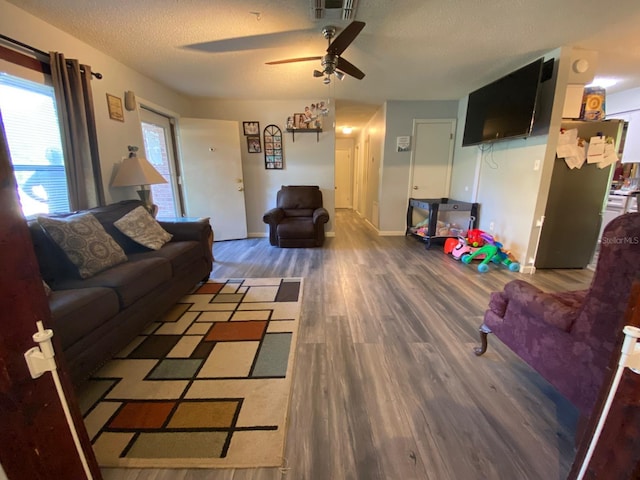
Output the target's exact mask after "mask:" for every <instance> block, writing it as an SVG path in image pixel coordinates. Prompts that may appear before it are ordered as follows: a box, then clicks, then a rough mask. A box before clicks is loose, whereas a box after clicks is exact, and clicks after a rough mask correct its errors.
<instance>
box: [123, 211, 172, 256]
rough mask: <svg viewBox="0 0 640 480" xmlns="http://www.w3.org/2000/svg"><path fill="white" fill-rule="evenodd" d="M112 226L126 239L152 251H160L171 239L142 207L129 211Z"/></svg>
mask: <svg viewBox="0 0 640 480" xmlns="http://www.w3.org/2000/svg"><path fill="white" fill-rule="evenodd" d="M113 224H114V225H115V227H116V228H117V229H118V230H120V231H121V232H122V233H124V234H125V235H126V236H127V237H129V238H131V239H132V240H135V241H136V242H138V243H139V244H140V245H144V246H145V247H147V248H150V249H152V250H158V249H160V248H161V247H162V246H163V245H164V244H165V243H167V242H168V241H169V240H171V238H172V237H173V235H171V234H170V233H169V232H167V231H166V230H165V229H164V228H162V227H161V226H160V224H159V223H158V222H157V221H156V219H155V218H153V217H152V216H151V214H150V213H149V212H148V211H147V210H146V209H145V208H144V207H142V206H140V207H137V208H135V209H133V210H131V211H130V212H129V213H127V214H126V215H125V216H123V217H122V218H120V219H118V220H116V221H115V222H113Z"/></svg>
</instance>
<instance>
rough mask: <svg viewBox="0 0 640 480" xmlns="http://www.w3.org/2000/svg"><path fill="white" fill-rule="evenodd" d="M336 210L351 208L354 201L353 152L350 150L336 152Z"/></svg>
mask: <svg viewBox="0 0 640 480" xmlns="http://www.w3.org/2000/svg"><path fill="white" fill-rule="evenodd" d="M334 171H335V185H336V198H335V202H336V208H351V207H352V206H353V200H352V196H351V185H352V184H353V182H352V181H351V152H350V151H349V150H336V167H335V170H334Z"/></svg>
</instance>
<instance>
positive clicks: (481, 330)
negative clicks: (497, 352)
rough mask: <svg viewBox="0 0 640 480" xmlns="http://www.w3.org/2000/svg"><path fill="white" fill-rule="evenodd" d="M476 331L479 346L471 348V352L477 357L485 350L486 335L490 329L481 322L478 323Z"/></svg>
mask: <svg viewBox="0 0 640 480" xmlns="http://www.w3.org/2000/svg"><path fill="white" fill-rule="evenodd" d="M478 331H479V333H480V346H479V347H475V348H474V349H473V353H475V354H476V355H477V356H478V357H479V356H480V355H482V354H483V353H484V352H486V351H487V335H488V334H489V333H491V330H489V327H487V326H486V325H485V324H484V323H483V324H482V325H480V328H479V329H478Z"/></svg>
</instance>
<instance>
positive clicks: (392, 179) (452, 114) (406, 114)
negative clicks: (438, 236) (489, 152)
mask: <svg viewBox="0 0 640 480" xmlns="http://www.w3.org/2000/svg"><path fill="white" fill-rule="evenodd" d="M457 113H458V102H457V101H454V100H448V101H387V102H386V114H385V124H386V128H385V135H384V143H383V145H384V149H383V154H382V165H381V178H380V194H379V203H380V223H379V226H378V228H379V230H380V232H381V233H383V234H385V233H386V234H402V235H404V232H405V230H406V211H407V202H408V199H409V173H410V172H409V169H410V163H411V152H398V151H397V148H396V144H397V142H396V140H397V137H400V136H411V135H412V134H413V121H414V119H455V118H456V117H457ZM414 142H415V139H414V138H412V139H411V143H412V148H413V145H414Z"/></svg>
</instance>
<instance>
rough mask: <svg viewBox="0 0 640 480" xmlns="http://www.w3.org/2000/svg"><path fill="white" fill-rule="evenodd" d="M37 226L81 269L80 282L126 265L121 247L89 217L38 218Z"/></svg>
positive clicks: (82, 215) (87, 214)
mask: <svg viewBox="0 0 640 480" xmlns="http://www.w3.org/2000/svg"><path fill="white" fill-rule="evenodd" d="M38 223H40V225H42V227H43V228H44V229H45V230H46V232H47V233H48V234H49V235H50V236H51V238H53V240H54V241H55V242H56V243H57V244H58V245H59V246H60V248H62V250H63V251H64V253H65V255H66V256H67V257H68V258H69V260H71V262H73V264H74V265H75V266H76V267H77V268H78V273H79V274H80V277H81V278H89V277H91V276H93V275H95V274H96V273H98V272H101V271H102V270H105V269H107V268H109V267H112V266H114V265H118V264H119V263H122V262H126V261H127V256H126V255H125V253H124V251H123V250H122V248H121V247H120V245H118V244H117V243H116V241H115V240H114V239H113V238H111V236H110V235H109V234H108V233H107V232H106V231H105V230H104V228H103V227H102V225H101V224H100V222H98V220H96V218H95V217H94V216H93V215H92V214H90V213H81V214H78V215H70V216H68V217H64V218H52V217H38Z"/></svg>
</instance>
